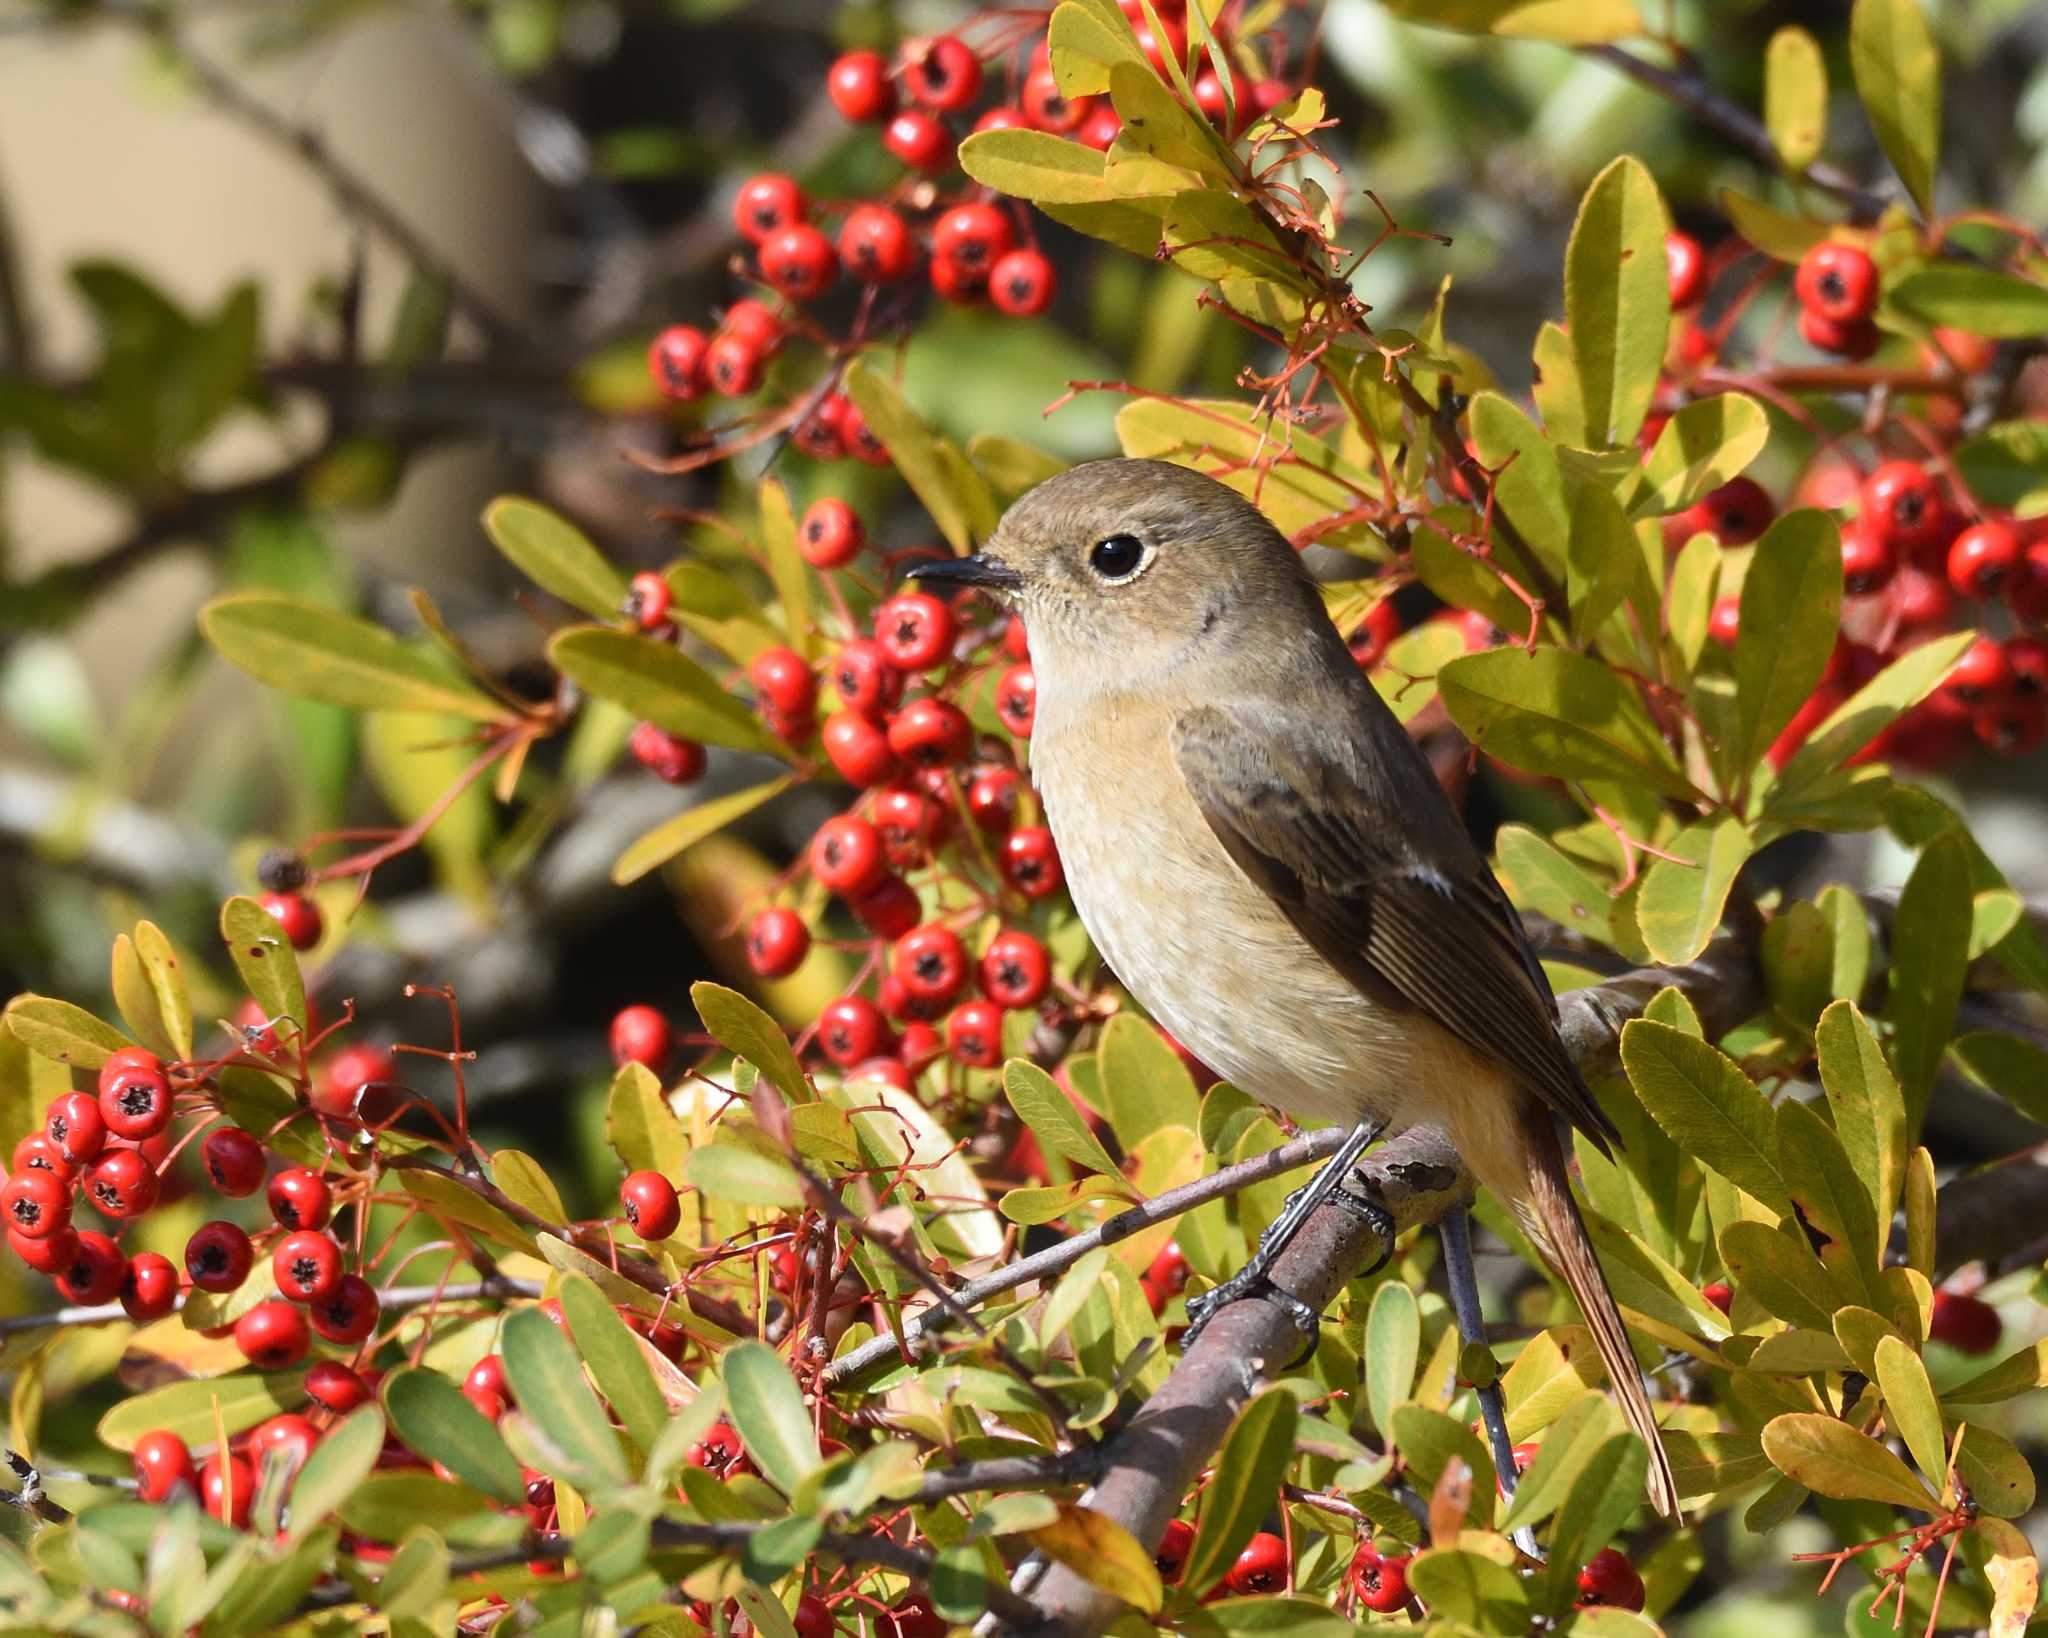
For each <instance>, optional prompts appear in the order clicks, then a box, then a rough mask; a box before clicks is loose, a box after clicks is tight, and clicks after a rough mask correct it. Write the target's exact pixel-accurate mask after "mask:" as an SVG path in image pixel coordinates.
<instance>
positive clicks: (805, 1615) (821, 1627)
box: [789, 1593, 836, 1638]
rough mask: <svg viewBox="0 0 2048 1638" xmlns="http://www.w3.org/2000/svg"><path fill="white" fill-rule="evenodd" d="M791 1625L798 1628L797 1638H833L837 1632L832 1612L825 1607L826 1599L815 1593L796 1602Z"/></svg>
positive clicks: (808, 1594) (807, 1594) (805, 1595)
mask: <svg viewBox="0 0 2048 1638" xmlns="http://www.w3.org/2000/svg"><path fill="white" fill-rule="evenodd" d="M789 1620H790V1625H791V1626H793V1627H795V1628H796V1638H832V1634H833V1632H834V1631H835V1630H836V1628H835V1625H834V1622H833V1620H832V1612H831V1611H830V1610H829V1609H827V1608H826V1607H825V1601H824V1599H822V1598H820V1597H818V1596H817V1594H815V1593H805V1594H804V1595H803V1597H801V1598H799V1599H798V1600H797V1601H796V1609H795V1611H794V1612H793V1613H792V1614H791V1616H790V1618H789Z"/></svg>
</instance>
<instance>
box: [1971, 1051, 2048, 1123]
mask: <svg viewBox="0 0 2048 1638" xmlns="http://www.w3.org/2000/svg"><path fill="white" fill-rule="evenodd" d="M1949 1050H1950V1051H1951V1052H1953V1053H1954V1054H1955V1056H1956V1061H1957V1062H1958V1063H1960V1064H1961V1065H1962V1066H1963V1068H1964V1069H1965V1070H1967V1071H1968V1072H1969V1074H1970V1077H1971V1078H1972V1079H1973V1080H1975V1081H1978V1082H1979V1083H1981V1084H1982V1085H1984V1086H1987V1087H1989V1088H1990V1089H1991V1090H1992V1091H1993V1092H1996V1093H1997V1094H1998V1095H1999V1096H2000V1097H2002V1098H2004V1099H2005V1101H2006V1102H2007V1103H2009V1104H2011V1105H2012V1106H2013V1107H2014V1108H2015V1109H2017V1110H2018V1111H2019V1112H2020V1113H2021V1114H2023V1115H2025V1116H2026V1117H2027V1119H2029V1120H2031V1121H2034V1122H2036V1123H2039V1124H2043V1125H2048V1051H2044V1050H2043V1049H2042V1048H2040V1047H2037V1046H2035V1045H2034V1044H2033V1043H2032V1042H2031V1041H2023V1040H2021V1039H2020V1038H2019V1037H2018V1036H2016V1035H2000V1034H1995V1033H1993V1032H1991V1031H1989V1030H1973V1031H1972V1032H1971V1033H1969V1034H1968V1035H1964V1036H1961V1037H1959V1038H1958V1039H1956V1040H1955V1041H1954V1042H1952V1043H1951V1044H1950V1047H1949Z"/></svg>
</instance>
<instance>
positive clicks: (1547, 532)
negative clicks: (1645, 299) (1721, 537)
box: [1470, 250, 1662, 568]
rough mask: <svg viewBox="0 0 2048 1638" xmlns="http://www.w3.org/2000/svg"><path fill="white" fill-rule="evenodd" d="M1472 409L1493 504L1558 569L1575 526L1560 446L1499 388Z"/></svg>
mask: <svg viewBox="0 0 2048 1638" xmlns="http://www.w3.org/2000/svg"><path fill="white" fill-rule="evenodd" d="M1659 254H1660V255H1661V254H1662V252H1661V250H1660V251H1659ZM1470 413H1471V422H1472V444H1473V449H1474V452H1475V453H1476V454H1477V455H1478V457H1479V459H1480V462H1481V463H1482V464H1483V465H1484V466H1485V467H1486V468H1487V469H1488V470H1489V471H1490V472H1492V473H1494V479H1493V498H1494V504H1495V505H1496V506H1498V507H1499V508H1501V510H1503V511H1504V512H1506V513H1507V516H1508V521H1509V522H1510V523H1512V524H1513V525H1514V526H1515V527H1516V528H1517V529H1519V530H1520V531H1521V532H1522V538H1523V539H1525V540H1526V541H1528V543H1529V545H1530V546H1531V547H1532V548H1533V549H1534V550H1535V552H1536V555H1537V556H1539V557H1540V558H1542V559H1543V561H1544V562H1545V563H1547V564H1549V565H1550V566H1551V567H1552V568H1556V567H1557V566H1559V565H1561V564H1562V563H1563V562H1564V561H1565V553H1566V549H1567V546H1568V544H1569V542H1570V539H1571V531H1572V514H1571V509H1570V507H1569V506H1568V505H1567V504H1566V502H1565V494H1564V472H1563V469H1562V468H1561V467H1559V465H1558V461H1557V451H1556V450H1555V449H1553V448H1552V447H1551V444H1550V441H1549V440H1548V439H1546V438H1545V437H1544V436H1543V434H1542V433H1541V432H1540V431H1539V430H1538V429H1537V427H1536V424H1535V422H1533V421H1531V420H1530V419H1529V418H1528V416H1526V415H1524V414H1523V413H1522V412H1521V411H1520V410H1519V409H1517V408H1516V407H1515V406H1514V405H1513V404H1511V403H1509V402H1508V400H1507V399H1505V398H1503V397H1502V396H1501V395H1500V394H1499V393H1497V392H1482V393H1479V394H1478V395H1476V396H1475V397H1474V398H1473V400H1472V408H1471V412H1470Z"/></svg>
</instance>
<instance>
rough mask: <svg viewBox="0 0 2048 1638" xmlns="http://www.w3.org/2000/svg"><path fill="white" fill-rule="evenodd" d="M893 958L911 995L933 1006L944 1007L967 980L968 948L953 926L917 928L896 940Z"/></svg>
mask: <svg viewBox="0 0 2048 1638" xmlns="http://www.w3.org/2000/svg"><path fill="white" fill-rule="evenodd" d="M890 961H891V967H892V970H893V971H894V973H895V975H896V977H897V979H898V980H900V981H901V983H902V985H903V987H904V988H905V989H906V990H907V991H909V993H910V994H911V996H912V997H913V998H914V999H916V1000H919V1001H922V1002H925V1003H927V1004H928V1005H930V1006H933V1007H943V1006H944V1005H945V1004H946V1003H947V1002H949V1001H951V1000H952V999H953V997H954V996H956V995H958V994H959V993H960V991H961V989H962V988H963V987H964V986H965V985H966V983H967V948H966V946H965V945H963V944H962V943H961V942H960V935H959V934H958V933H956V932H954V931H953V929H952V928H950V927H942V926H939V925H938V924H936V923H926V924H925V925H924V926H922V927H913V928H912V929H911V930H910V931H909V932H907V933H905V934H904V935H903V936H902V937H901V938H899V939H898V940H897V941H896V946H895V948H894V950H893V951H892V952H891V954H890Z"/></svg>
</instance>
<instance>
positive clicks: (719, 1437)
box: [683, 1417, 747, 1476]
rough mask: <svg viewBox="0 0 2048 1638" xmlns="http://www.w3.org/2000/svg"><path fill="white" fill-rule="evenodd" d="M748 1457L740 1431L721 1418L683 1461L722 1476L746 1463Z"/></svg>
mask: <svg viewBox="0 0 2048 1638" xmlns="http://www.w3.org/2000/svg"><path fill="white" fill-rule="evenodd" d="M746 1455H747V1447H746V1446H745V1445H743V1444H741V1443H740V1436H739V1431H738V1430H737V1429H736V1428H734V1426H733V1425H732V1424H731V1423H730V1422H728V1421H726V1420H725V1418H724V1417H720V1418H719V1419H718V1420H717V1421H716V1422H713V1423H712V1424H711V1426H710V1428H709V1429H708V1430H707V1431H706V1432H705V1435H704V1437H703V1438H702V1439H700V1440H698V1441H697V1443H696V1444H694V1445H692V1446H690V1448H689V1449H688V1450H687V1451H685V1452H684V1453H683V1460H684V1461H686V1462H688V1463H689V1464H690V1466H692V1467H701V1468H703V1469H704V1471H705V1472H707V1473H715V1474H719V1475H721V1476H722V1475H724V1474H727V1473H730V1472H731V1471H732V1470H733V1468H735V1467H736V1466H737V1465H738V1464H739V1463H741V1462H743V1461H745V1460H746Z"/></svg>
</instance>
